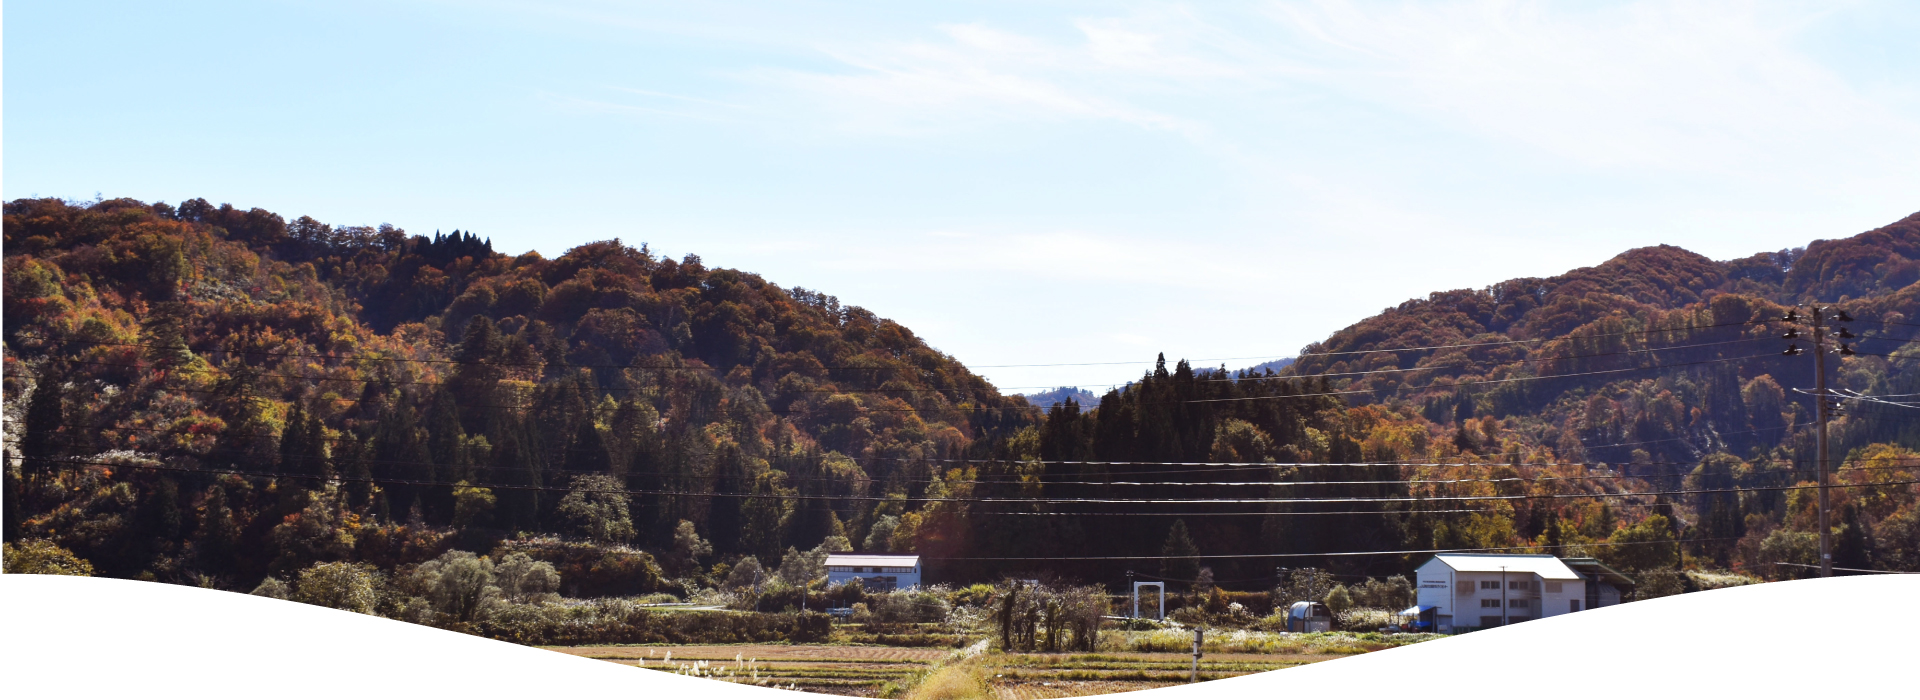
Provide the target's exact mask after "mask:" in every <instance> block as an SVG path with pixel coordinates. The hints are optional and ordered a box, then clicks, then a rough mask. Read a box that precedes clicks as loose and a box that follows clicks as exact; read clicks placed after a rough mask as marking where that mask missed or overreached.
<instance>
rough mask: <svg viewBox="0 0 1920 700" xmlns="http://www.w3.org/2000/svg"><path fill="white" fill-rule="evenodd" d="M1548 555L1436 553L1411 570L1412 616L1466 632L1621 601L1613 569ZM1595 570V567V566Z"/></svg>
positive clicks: (1436, 628)
mask: <svg viewBox="0 0 1920 700" xmlns="http://www.w3.org/2000/svg"><path fill="white" fill-rule="evenodd" d="M1579 562H1580V563H1581V564H1583V566H1581V567H1580V568H1581V569H1583V570H1586V571H1587V573H1583V572H1582V571H1576V570H1575V569H1574V567H1572V566H1568V562H1567V561H1563V560H1561V559H1560V558H1559V557H1555V556H1553V555H1551V554H1439V555H1435V556H1434V557H1433V558H1432V559H1429V560H1427V562H1426V563H1424V564H1421V565H1420V566H1419V567H1418V568H1415V569H1414V576H1415V580H1416V581H1419V584H1418V586H1419V589H1418V590H1419V604H1418V605H1417V606H1416V610H1414V611H1409V612H1416V613H1417V614H1418V615H1419V616H1420V618H1421V620H1422V622H1427V621H1431V622H1432V625H1433V626H1432V629H1433V630H1434V631H1437V632H1455V631H1462V632H1464V631H1467V630H1472V629H1483V628H1487V627H1499V626H1501V625H1508V624H1513V623H1515V622H1525V621H1527V620H1537V619H1539V618H1542V617H1552V616H1554V615H1564V614H1566V613H1573V612H1580V611H1581V610H1586V609H1588V608H1594V607H1600V606H1603V605H1612V604H1616V603H1619V602H1620V593H1619V589H1618V588H1617V587H1616V584H1622V583H1624V584H1627V585H1631V583H1632V579H1628V578H1626V577H1625V576H1623V575H1621V574H1620V573H1619V572H1617V571H1613V570H1612V569H1608V568H1606V567H1605V566H1601V565H1599V564H1598V562H1592V561H1591V560H1579ZM1596 567H1597V568H1596Z"/></svg>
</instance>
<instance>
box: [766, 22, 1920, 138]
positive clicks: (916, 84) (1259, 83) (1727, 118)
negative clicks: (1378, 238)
mask: <svg viewBox="0 0 1920 700" xmlns="http://www.w3.org/2000/svg"><path fill="white" fill-rule="evenodd" d="M1210 7H1213V8H1218V7H1220V6H1210ZM1822 11H1823V6H1820V5H1806V4H1797V3H1763V2H1740V1H1730V2H1715V3H1668V2H1640V3H1626V4H1618V5H1602V6H1598V7H1578V8H1575V7H1570V6H1563V5H1541V4H1533V3H1516V2H1506V1H1503V0H1483V1H1479V2H1461V3H1447V4H1421V3H1407V4H1376V3H1352V2H1344V1H1338V0H1322V1H1320V2H1311V3H1271V4H1255V5H1250V6H1243V7H1241V8H1240V9H1239V11H1221V12H1217V13H1216V14H1217V15H1219V16H1218V17H1209V16H1206V13H1204V12H1200V11H1196V10H1194V9H1191V8H1188V7H1185V6H1181V5H1148V6H1145V7H1143V8H1141V9H1139V10H1137V11H1136V12H1134V13H1132V14H1128V15H1124V16H1116V17H1096V18H1082V19H1075V20H1071V21H1070V22H1069V23H1070V24H1071V26H1072V27H1073V28H1074V30H1075V31H1076V33H1077V34H1078V40H1077V41H1055V40H1047V39H1043V38H1040V37H1037V36H1029V35H1023V34H1019V33H1015V32H1012V31H1008V30H1003V29H999V28H996V27H994V26H991V25H989V24H956V25H942V26H939V27H937V28H936V35H937V38H933V39H924V40H919V41H910V42H901V41H895V40H880V41H873V42H868V43H851V44H849V43H835V44H827V45H821V46H820V47H819V49H820V51H821V52H822V53H823V54H825V55H826V56H829V57H831V58H832V59H834V60H835V61H836V62H837V63H838V65H839V66H840V69H839V70H833V71H823V70H797V69H791V68H780V69H766V70H762V71H759V72H758V74H757V77H758V78H760V79H763V80H768V81H771V82H774V83H776V84H778V85H780V86H782V87H785V88H788V89H791V90H794V91H798V92H799V93H801V94H803V95H810V96H812V97H813V98H814V99H815V100H816V103H817V104H820V105H823V106H825V107H827V110H826V111H827V112H828V113H829V114H832V115H834V116H835V118H837V119H840V120H842V126H844V127H848V128H853V129H856V130H861V131H874V130H880V131H887V132H896V133H917V134H937V133H943V132H947V131H951V130H953V129H969V128H978V127H982V126H986V125H992V124H1003V123H1009V122H1021V121H1059V120H1101V121H1117V122H1122V123H1128V124H1134V125H1138V126H1142V127H1148V128H1156V129H1167V130H1171V131H1174V132H1178V133H1181V134H1184V135H1187V136H1189V137H1192V138H1194V139H1196V140H1197V141H1201V142H1204V144H1205V145H1208V146H1210V147H1216V148H1223V149H1225V150H1233V149H1234V148H1238V147H1240V146H1237V145H1235V146H1225V145H1223V144H1243V143H1245V142H1246V141H1247V140H1248V139H1247V138H1244V137H1246V136H1248V134H1244V133H1242V132H1248V131H1258V130H1259V129H1260V128H1261V125H1262V122H1263V119H1264V118H1267V117H1274V118H1277V117H1280V116H1282V115H1279V114H1274V113H1273V110H1275V109H1285V108H1286V107H1285V106H1282V107H1275V103H1274V102H1272V101H1271V100H1266V99H1262V97H1261V96H1263V95H1265V96H1271V95H1275V94H1278V95H1286V94H1290V93H1292V94H1299V93H1303V92H1307V91H1315V92H1317V91H1327V90H1331V91H1334V92H1337V93H1340V94H1344V95H1346V96H1348V97H1349V98H1352V99H1356V100H1359V101H1362V102H1364V103H1370V104H1374V105H1378V106H1380V107H1383V108H1386V109H1390V110H1395V111H1397V112H1398V113H1401V114H1404V115H1407V116H1409V117H1412V118H1414V119H1418V120H1423V121H1426V122H1428V123H1431V124H1434V125H1438V126H1440V127H1443V128H1448V129H1454V130H1458V131H1460V132H1463V133H1466V134H1470V135H1472V136H1474V137H1476V138H1480V139H1485V140H1487V141H1488V142H1491V143H1496V144H1502V145H1505V146H1511V147H1521V148H1527V149H1535V150H1537V151H1538V152H1541V153H1543V154H1546V155H1548V156H1550V157H1553V158H1559V159H1564V160H1565V161H1566V162H1567V163H1569V164H1571V165H1575V166H1580V167H1600V168H1618V167H1635V168H1656V169H1663V170H1672V171H1679V172H1720V173H1740V174H1749V175H1750V174H1751V173H1752V171H1753V170H1754V169H1756V168H1766V167H1779V166H1782V165H1784V164H1787V163H1790V162H1797V161H1800V160H1805V159H1812V160H1815V161H1819V162H1826V163H1832V164H1833V167H1835V168H1836V169H1842V170H1845V169H1857V167H1858V166H1860V165H1862V164H1863V162H1877V163H1879V165H1880V166H1882V167H1885V166H1888V165H1890V161H1891V160H1893V159H1894V158H1897V157H1898V156H1895V155H1892V154H1893V153H1904V152H1910V150H1906V149H1888V148H1886V146H1887V145H1888V144H1889V139H1891V141H1892V144H1895V145H1900V146H1911V145H1920V125H1917V124H1916V121H1915V118H1914V117H1915V115H1912V114H1903V113H1900V112H1898V111H1894V110H1891V109H1889V108H1887V107H1886V106H1885V105H1884V104H1882V103H1881V102H1878V101H1876V100H1875V99H1873V98H1872V97H1871V96H1867V95H1862V94H1859V93H1858V92H1857V91H1856V90H1855V89H1854V88H1852V87H1851V86H1849V85H1848V83H1847V82H1846V81H1845V80H1844V79H1843V78H1842V77H1841V76H1839V75H1836V74H1835V73H1834V72H1832V71H1830V70H1828V69H1826V68H1824V67H1823V66H1822V65H1820V64H1819V63H1818V62H1817V61H1816V60H1814V59H1813V58H1812V57H1811V56H1809V55H1807V54H1806V53H1804V52H1803V51H1802V50H1800V48H1799V47H1798V46H1797V45H1796V42H1795V40H1796V36H1797V33H1798V32H1799V31H1800V30H1801V29H1802V28H1803V27H1805V26H1806V25H1807V24H1808V23H1809V22H1812V21H1813V20H1815V19H1817V17H1818V16H1819V15H1820V13H1821V12H1822ZM1282 104H1283V105H1284V102H1283V103H1282ZM1873 143H1877V144H1880V147H1879V148H1873V147H1871V145H1870V144H1873ZM1254 155H1255V157H1259V155H1258V154H1254Z"/></svg>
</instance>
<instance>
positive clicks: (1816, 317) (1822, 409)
mask: <svg viewBox="0 0 1920 700" xmlns="http://www.w3.org/2000/svg"><path fill="white" fill-rule="evenodd" d="M1824 311H1825V309H1822V308H1820V307H1818V306H1815V307H1813V394H1814V407H1813V410H1814V416H1815V419H1816V420H1818V421H1819V422H1820V425H1819V428H1818V429H1817V432H1815V433H1814V448H1813V451H1814V459H1815V460H1816V461H1817V462H1818V463H1819V469H1820V577H1821V578H1828V577H1831V576H1833V523H1832V516H1831V515H1829V513H1828V503H1829V501H1828V500H1827V327H1826V318H1825V314H1824V313H1823V312H1824Z"/></svg>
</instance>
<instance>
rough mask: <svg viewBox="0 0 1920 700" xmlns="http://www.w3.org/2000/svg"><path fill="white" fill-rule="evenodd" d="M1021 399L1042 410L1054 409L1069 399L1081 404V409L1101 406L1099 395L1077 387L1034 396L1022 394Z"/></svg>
mask: <svg viewBox="0 0 1920 700" xmlns="http://www.w3.org/2000/svg"><path fill="white" fill-rule="evenodd" d="M1020 397H1021V398H1024V399H1026V400H1027V403H1030V404H1033V405H1035V406H1039V407H1041V408H1053V406H1054V404H1058V403H1061V402H1064V401H1066V400H1067V399H1073V400H1074V403H1078V404H1080V407H1081V408H1093V407H1095V406H1099V405H1100V397H1099V396H1098V395H1096V394H1094V393H1093V392H1091V391H1087V390H1086V389H1082V388H1080V387H1077V386H1063V387H1060V388H1058V389H1048V390H1046V391H1042V392H1039V393H1034V394H1021V395H1020Z"/></svg>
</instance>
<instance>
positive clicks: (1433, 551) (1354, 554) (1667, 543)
mask: <svg viewBox="0 0 1920 700" xmlns="http://www.w3.org/2000/svg"><path fill="white" fill-rule="evenodd" d="M1739 539H1742V538H1739V537H1697V538H1693V539H1685V540H1679V539H1675V540H1660V541H1655V542H1593V543H1585V544H1563V545H1557V546H1556V545H1514V546H1511V547H1457V548H1452V549H1396V550H1377V551H1359V552H1316V553H1311V554H1305V553H1276V554H1196V555H1192V556H1186V555H1164V554H1163V555H1141V556H1056V557H921V558H922V559H930V560H935V561H1127V560H1137V559H1152V560H1178V559H1266V558H1281V557H1284V558H1296V557H1366V556H1381V555H1387V554H1392V555H1406V554H1451V553H1456V552H1507V551H1513V550H1516V549H1518V550H1537V549H1574V548H1579V549H1585V548H1588V547H1631V546H1635V545H1641V546H1662V547H1665V546H1672V545H1679V544H1692V543H1695V542H1724V541H1728V540H1739Z"/></svg>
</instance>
